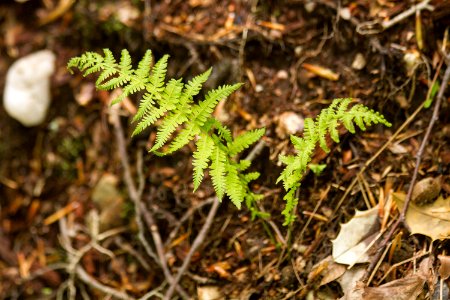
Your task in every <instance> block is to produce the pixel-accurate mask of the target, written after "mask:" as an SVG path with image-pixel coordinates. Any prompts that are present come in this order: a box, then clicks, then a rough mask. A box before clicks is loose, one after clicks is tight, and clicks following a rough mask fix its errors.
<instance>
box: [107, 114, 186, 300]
mask: <svg viewBox="0 0 450 300" xmlns="http://www.w3.org/2000/svg"><path fill="white" fill-rule="evenodd" d="M111 121H112V123H113V125H114V128H115V130H114V131H115V134H116V140H117V146H118V150H119V155H120V160H121V163H122V167H123V172H124V180H125V184H126V186H127V188H128V193H129V195H130V198H131V200H132V201H133V204H134V206H135V209H136V223H137V224H138V228H139V235H138V236H139V240H140V241H141V243H142V244H143V245H144V248H145V250H146V251H147V253H148V254H149V255H150V256H151V257H152V258H153V259H155V261H156V262H157V263H158V264H159V265H160V266H161V268H162V270H163V272H164V276H165V277H166V279H167V281H168V282H169V283H172V282H173V276H172V274H171V273H170V271H169V268H168V267H167V262H166V258H165V255H164V249H163V245H162V241H161V235H160V234H159V231H158V227H157V226H156V223H155V222H154V220H153V216H152V214H151V213H150V212H149V211H148V210H147V209H146V207H145V205H144V204H143V203H142V201H141V199H140V196H139V191H138V190H137V188H136V185H135V184H134V180H133V178H132V177H131V170H130V163H129V160H128V154H127V151H126V146H125V145H126V144H125V138H124V134H123V129H122V125H121V124H120V120H119V116H118V114H117V113H116V112H115V111H114V110H111ZM141 180H142V179H141ZM141 215H142V216H143V217H144V220H145V221H146V222H147V225H149V227H150V233H151V235H152V237H153V242H154V244H155V247H156V251H157V253H158V255H156V254H155V253H154V251H153V250H152V249H151V247H150V245H149V244H148V242H147V241H146V239H145V237H144V224H143V223H142V219H141ZM177 283H178V282H177ZM177 283H176V284H175V286H174V288H176V289H177V292H178V293H179V294H180V296H182V297H183V298H184V299H188V298H189V296H188V295H187V293H186V292H185V291H184V290H183V289H182V288H181V287H180V286H178V284H177Z"/></svg>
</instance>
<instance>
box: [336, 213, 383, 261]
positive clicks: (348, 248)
mask: <svg viewBox="0 0 450 300" xmlns="http://www.w3.org/2000/svg"><path fill="white" fill-rule="evenodd" d="M378 229H379V222H378V206H375V207H373V208H371V209H369V210H366V211H358V210H357V211H356V214H355V216H354V217H353V218H352V219H351V220H350V221H349V222H348V223H346V224H342V225H341V231H340V232H339V234H338V236H337V237H336V239H335V240H333V241H332V243H333V259H334V261H335V262H337V263H340V264H346V265H353V264H356V263H365V262H369V255H368V254H367V253H366V250H367V249H366V248H367V246H368V245H369V244H370V242H371V241H372V240H373V238H374V237H375V234H373V233H374V232H376V231H377V230H378Z"/></svg>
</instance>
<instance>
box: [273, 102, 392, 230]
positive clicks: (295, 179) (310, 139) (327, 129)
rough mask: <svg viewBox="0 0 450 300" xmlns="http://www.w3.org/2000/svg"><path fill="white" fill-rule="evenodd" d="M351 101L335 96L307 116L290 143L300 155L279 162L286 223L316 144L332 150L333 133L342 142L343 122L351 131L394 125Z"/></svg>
mask: <svg viewBox="0 0 450 300" xmlns="http://www.w3.org/2000/svg"><path fill="white" fill-rule="evenodd" d="M351 101H352V99H351V98H345V99H335V100H334V101H333V102H332V104H331V105H330V106H329V107H328V108H326V109H323V110H322V111H321V112H320V114H319V115H318V116H317V117H316V118H315V119H314V120H313V119H311V118H307V119H305V125H304V133H303V138H299V137H296V136H291V142H292V144H293V145H294V148H295V150H296V151H297V155H295V156H280V161H281V162H282V163H283V164H285V165H286V167H285V169H284V170H283V171H282V173H281V175H280V176H279V177H278V180H277V182H279V181H282V182H283V187H284V189H285V190H286V192H287V193H286V195H285V197H284V200H285V201H286V207H285V209H284V210H283V215H284V216H285V222H284V225H287V224H289V223H291V222H292V221H293V220H294V218H295V217H294V213H293V210H294V208H295V207H296V205H297V202H298V200H297V199H296V197H295V194H296V191H297V189H298V188H299V187H300V181H301V180H302V179H303V176H304V174H305V173H306V171H307V169H308V167H309V164H310V162H311V159H312V156H313V154H314V150H315V149H316V146H317V145H319V146H320V148H322V149H323V150H324V151H325V152H329V151H330V149H329V147H328V145H327V139H326V138H327V136H328V135H330V137H331V138H332V140H333V141H335V142H339V132H338V126H339V125H340V124H343V125H344V127H345V128H346V129H347V130H348V131H349V132H351V133H355V124H356V125H357V126H358V127H359V128H360V129H361V130H366V127H367V126H370V125H372V124H378V123H380V124H383V125H385V126H388V127H390V126H391V124H390V123H389V122H388V121H386V119H385V118H384V117H383V115H381V114H380V113H378V112H375V111H373V110H371V109H368V108H367V107H365V106H364V105H361V104H356V105H354V106H353V107H351V108H350V109H348V106H349V104H350V103H351Z"/></svg>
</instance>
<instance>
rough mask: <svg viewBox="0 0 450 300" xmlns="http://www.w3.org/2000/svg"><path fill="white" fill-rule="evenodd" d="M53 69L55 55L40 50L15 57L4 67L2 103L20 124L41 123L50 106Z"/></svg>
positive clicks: (34, 124)
mask: <svg viewBox="0 0 450 300" xmlns="http://www.w3.org/2000/svg"><path fill="white" fill-rule="evenodd" d="M54 71H55V54H54V53H53V52H51V51H50V50H42V51H38V52H35V53H32V54H29V55H27V56H24V57H22V58H19V59H18V60H17V61H16V62H14V63H13V64H12V66H11V67H10V68H9V69H8V72H7V74H6V83H5V90H4V99H3V105H4V107H5V110H6V112H7V113H8V115H10V116H11V117H12V118H14V119H16V120H17V121H19V122H20V123H22V125H24V126H27V127H31V126H37V125H40V124H42V122H44V120H45V117H46V116H47V110H48V107H49V105H50V77H51V76H52V74H53V73H54Z"/></svg>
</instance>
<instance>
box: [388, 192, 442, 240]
mask: <svg viewBox="0 0 450 300" xmlns="http://www.w3.org/2000/svg"><path fill="white" fill-rule="evenodd" d="M392 195H393V197H394V200H395V203H396V204H397V207H398V209H399V211H401V210H402V209H403V205H404V204H405V198H406V195H405V193H393V194H392ZM406 224H408V226H409V228H410V229H411V234H417V233H419V234H423V235H426V236H428V237H430V238H431V239H432V240H433V241H434V240H444V239H448V238H449V237H450V198H447V199H444V198H443V197H442V196H440V197H439V198H438V199H437V200H436V201H435V202H434V203H432V204H429V205H425V206H417V205H416V204H414V203H411V204H410V205H409V207H408V211H407V213H406Z"/></svg>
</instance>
